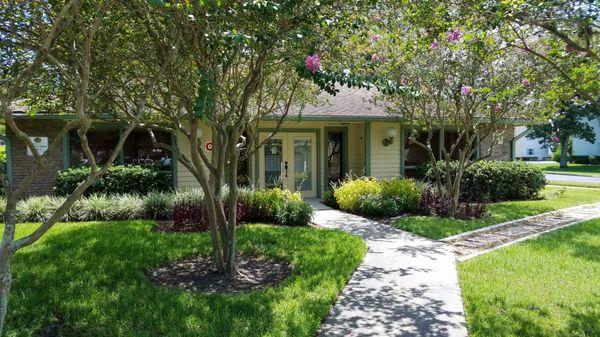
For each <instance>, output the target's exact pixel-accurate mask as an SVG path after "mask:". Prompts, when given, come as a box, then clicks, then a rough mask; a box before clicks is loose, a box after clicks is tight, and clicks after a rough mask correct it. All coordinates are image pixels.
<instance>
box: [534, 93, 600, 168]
mask: <svg viewBox="0 0 600 337" xmlns="http://www.w3.org/2000/svg"><path fill="white" fill-rule="evenodd" d="M598 117H600V108H598V106H596V105H594V104H590V103H583V104H582V103H581V102H580V101H579V100H572V101H570V102H569V103H567V104H565V106H564V108H562V109H560V110H559V111H558V112H556V113H555V114H554V115H551V116H550V117H549V119H548V121H547V122H546V123H540V124H536V125H533V126H531V130H532V132H531V133H530V134H528V135H527V138H529V139H536V138H540V144H543V145H544V146H546V147H549V148H550V149H551V150H553V151H554V150H557V149H558V146H557V145H558V144H560V167H567V165H568V161H567V159H568V158H567V152H568V144H569V140H570V139H571V138H572V137H577V138H580V139H583V140H585V141H587V142H589V143H594V142H595V141H596V134H595V132H594V128H593V127H592V126H591V125H590V124H589V123H588V121H589V120H591V119H594V118H598Z"/></svg>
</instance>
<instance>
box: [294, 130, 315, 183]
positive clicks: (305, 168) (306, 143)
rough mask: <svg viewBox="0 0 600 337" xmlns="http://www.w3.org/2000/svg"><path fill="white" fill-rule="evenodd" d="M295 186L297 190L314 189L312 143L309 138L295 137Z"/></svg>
mask: <svg viewBox="0 0 600 337" xmlns="http://www.w3.org/2000/svg"><path fill="white" fill-rule="evenodd" d="M294 186H295V187H296V191H310V190H311V189H312V144H311V141H310V138H309V139H294Z"/></svg>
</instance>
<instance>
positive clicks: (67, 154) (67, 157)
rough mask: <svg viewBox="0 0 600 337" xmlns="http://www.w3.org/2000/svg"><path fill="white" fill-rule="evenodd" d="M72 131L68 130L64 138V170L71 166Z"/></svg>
mask: <svg viewBox="0 0 600 337" xmlns="http://www.w3.org/2000/svg"><path fill="white" fill-rule="evenodd" d="M70 145H71V132H67V133H66V134H65V135H64V136H63V139H62V156H63V170H66V169H68V168H69V167H71V146H70Z"/></svg>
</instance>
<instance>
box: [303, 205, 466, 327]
mask: <svg viewBox="0 0 600 337" xmlns="http://www.w3.org/2000/svg"><path fill="white" fill-rule="evenodd" d="M308 202H310V203H311V204H312V205H313V207H314V208H315V209H316V212H315V217H314V219H313V222H314V223H315V224H317V225H319V226H322V227H326V228H331V229H340V230H343V231H346V232H348V233H350V234H354V235H358V236H361V237H362V238H363V239H364V240H365V241H366V243H367V245H368V247H369V250H368V251H367V254H366V255H365V258H364V260H363V262H362V264H361V265H360V266H359V267H358V269H357V270H356V271H355V272H354V274H353V275H352V278H351V279H350V281H349V282H348V284H347V285H346V287H345V288H344V290H343V291H342V293H341V294H340V297H339V298H338V300H337V301H336V303H335V304H334V305H333V307H332V309H331V311H330V312H329V315H328V317H327V319H326V321H325V323H324V324H323V326H322V327H321V330H320V332H319V336H328V337H329V336H345V337H349V336H355V337H358V336H413V337H417V336H461V337H464V336H467V329H466V325H465V318H464V312H463V304H462V299H461V294H460V288H459V286H458V277H457V273H456V265H455V257H454V252H453V250H452V246H451V245H448V244H445V243H441V242H437V241H432V240H428V239H425V238H422V237H419V236H416V235H413V234H410V233H407V232H403V231H400V230H397V229H395V228H392V227H390V226H387V225H384V224H381V223H379V222H377V221H372V220H368V219H365V218H362V217H360V216H356V215H352V214H348V213H344V212H340V211H337V210H333V209H330V208H328V207H326V206H324V205H322V204H320V203H318V202H317V201H316V200H308Z"/></svg>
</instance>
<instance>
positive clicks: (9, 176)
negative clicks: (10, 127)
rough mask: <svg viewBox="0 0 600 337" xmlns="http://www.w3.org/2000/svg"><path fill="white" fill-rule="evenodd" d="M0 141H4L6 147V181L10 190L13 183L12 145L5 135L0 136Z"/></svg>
mask: <svg viewBox="0 0 600 337" xmlns="http://www.w3.org/2000/svg"><path fill="white" fill-rule="evenodd" d="M0 139H2V140H3V141H4V146H5V147H6V178H7V179H8V183H9V184H10V187H11V188H12V181H13V161H12V144H11V142H10V138H8V137H7V136H5V135H0Z"/></svg>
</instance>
